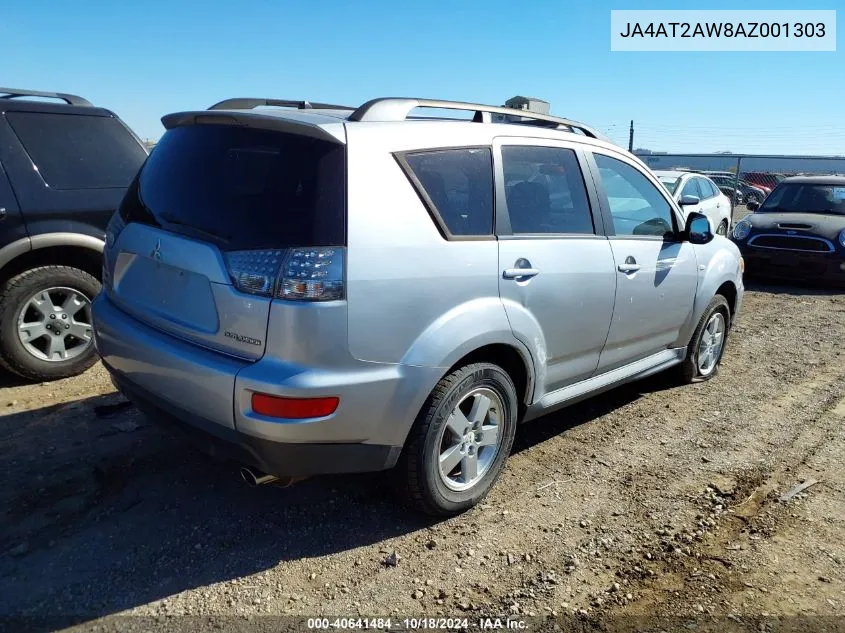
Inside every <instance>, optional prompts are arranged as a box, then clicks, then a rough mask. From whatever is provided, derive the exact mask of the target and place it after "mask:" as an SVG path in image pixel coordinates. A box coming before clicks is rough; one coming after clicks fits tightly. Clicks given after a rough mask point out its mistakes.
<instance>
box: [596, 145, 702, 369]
mask: <svg viewBox="0 0 845 633" xmlns="http://www.w3.org/2000/svg"><path fill="white" fill-rule="evenodd" d="M590 163H591V167H592V168H593V170H594V173H595V175H596V181H597V182H596V185H597V187H598V188H599V198H600V200H601V204H602V210H603V215H604V223H605V226H606V227H607V232H608V235H609V242H610V247H611V249H612V252H613V258H614V260H615V264H616V273H615V275H616V302H615V306H614V311H613V324H612V325H611V326H610V332H609V334H608V337H607V343H606V345H605V347H604V350H603V351H602V354H601V359H600V361H599V366H598V369H599V371H609V370H611V369H615V368H617V367H620V366H622V365H626V364H628V363H631V362H634V361H637V360H640V359H642V358H645V357H647V356H650V355H652V354H656V353H658V352H661V351H663V350H666V349H668V348H670V347H673V346H675V345H677V341H678V337H679V335H680V329H681V327H682V326H683V325H684V324H685V323H686V321H687V320H688V318H689V316H690V313H691V311H692V307H693V300H694V299H695V291H696V287H697V284H698V264H697V261H696V257H695V249H694V248H693V246H692V244H690V243H688V242H683V241H681V239H680V234H681V219H680V217H679V216H678V214H677V213H676V212H675V207H674V205H673V204H672V203H670V199H669V197H668V195H667V194H666V192H665V189H664V188H663V187H662V186H660V185H659V184H658V182H657V181H656V180H654V179H653V177H649V176H648V175H646V172H645V170H643V169H641V168H640V167H639V166H637V164H636V163H635V162H634V161H632V160H630V159H629V158H628V157H626V156H624V155H622V154H619V153H616V152H612V151H611V150H598V149H596V150H594V151H593V152H592V154H591V155H590Z"/></svg>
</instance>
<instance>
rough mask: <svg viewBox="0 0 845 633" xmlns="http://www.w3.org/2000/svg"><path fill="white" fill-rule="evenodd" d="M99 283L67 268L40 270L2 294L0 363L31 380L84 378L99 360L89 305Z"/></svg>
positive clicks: (27, 273) (9, 285)
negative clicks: (93, 337) (95, 348)
mask: <svg viewBox="0 0 845 633" xmlns="http://www.w3.org/2000/svg"><path fill="white" fill-rule="evenodd" d="M99 291H100V283H99V282H98V281H97V280H96V279H95V278H94V277H92V276H91V275H89V274H88V273H86V272H84V271H82V270H79V269H78V268H71V267H69V266H41V267H39V268H33V269H32V270H27V271H25V272H22V273H20V274H19V275H17V276H15V277H12V278H11V279H9V280H8V281H7V282H6V283H5V284H4V285H3V286H2V289H0V363H2V365H3V366H5V367H6V368H7V369H9V370H10V371H12V372H14V373H15V374H17V375H19V376H21V377H23V378H28V379H30V380H53V379H56V378H66V377H68V376H74V375H76V374H79V373H82V372H83V371H85V370H86V369H88V368H89V367H91V365H93V364H94V363H95V362H96V360H97V355H96V351H95V350H94V344H93V340H92V336H91V332H92V323H91V300H92V299H93V298H94V296H95V295H96V294H97V293H98V292H99Z"/></svg>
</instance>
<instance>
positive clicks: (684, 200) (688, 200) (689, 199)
mask: <svg viewBox="0 0 845 633" xmlns="http://www.w3.org/2000/svg"><path fill="white" fill-rule="evenodd" d="M699 202H701V198H699V197H698V196H681V201H680V202H679V204H680V205H681V206H682V207H694V206H695V205H697V204H698V203H699Z"/></svg>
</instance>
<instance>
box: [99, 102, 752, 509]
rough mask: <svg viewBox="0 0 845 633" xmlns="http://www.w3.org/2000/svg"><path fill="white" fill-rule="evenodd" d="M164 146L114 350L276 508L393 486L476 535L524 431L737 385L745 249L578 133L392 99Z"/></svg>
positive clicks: (145, 186) (248, 120)
mask: <svg viewBox="0 0 845 633" xmlns="http://www.w3.org/2000/svg"><path fill="white" fill-rule="evenodd" d="M258 106H275V108H266V107H265V108H258ZM426 108H433V109H434V110H433V111H432V110H429V111H428V112H429V114H427V115H426V116H420V115H418V114H416V113H419V112H421V111H425V110H424V109H426ZM447 109H448V110H454V111H457V113H458V114H465V115H466V118H463V119H462V118H442V113H443V112H444V111H445V110H447ZM415 115H416V116H415ZM432 115H433V116H432ZM438 115H440V118H439V117H438ZM162 121H163V123H164V125H165V127H166V128H167V132H166V133H165V134H164V136H163V137H162V139H161V141H160V142H159V144H158V145H157V147H156V148H155V150H154V151H153V152H152V154H151V156H150V157H149V159H148V160H147V162H146V164H145V165H144V167H143V168H142V170H141V171H140V173H139V175H138V177H137V178H136V180H135V182H134V183H133V184H132V185H131V187H130V189H129V190H128V192H127V195H126V197H125V199H124V200H123V202H122V204H121V206H120V209H119V211H118V213H116V214H115V216H114V218H113V220H112V222H111V224H110V226H109V228H108V231H107V235H106V249H105V252H104V270H103V291H102V293H101V294H100V295H99V296H98V297H97V299H96V301H95V302H94V305H93V314H94V333H95V342H96V345H97V348H98V350H99V353H100V355H101V356H102V359H103V363H104V364H105V366H106V367H107V368H108V370H109V371H110V372H111V375H112V376H113V379H114V381H115V383H116V385H117V387H118V388H119V389H120V390H121V391H122V392H123V393H124V394H125V395H126V396H127V397H128V398H129V399H131V400H132V401H133V402H135V403H136V404H137V405H138V407H139V408H141V409H142V410H144V411H146V412H148V413H149V414H150V415H151V416H152V417H153V418H154V419H156V420H159V421H165V422H171V423H172V424H173V425H174V426H176V427H178V428H182V429H183V430H185V431H187V433H188V435H189V436H191V437H192V438H193V439H194V440H195V442H196V443H198V444H199V445H200V446H201V447H202V448H204V449H205V450H206V451H208V452H210V453H212V454H215V455H220V456H223V457H226V458H232V459H235V460H237V461H239V462H241V463H242V464H244V465H245V468H244V469H243V470H242V473H243V474H244V476H245V478H247V479H249V480H251V481H252V482H253V483H256V482H257V483H263V482H272V481H277V480H279V479H287V478H291V477H299V476H307V475H315V474H320V473H346V472H357V471H376V470H385V469H391V468H393V469H394V473H392V477H391V479H392V480H394V481H395V482H396V483H397V485H398V486H399V488H401V489H402V490H403V491H404V493H405V495H406V496H407V498H408V499H409V500H410V501H411V502H412V503H413V504H415V505H416V506H418V507H419V508H421V509H423V510H424V511H427V512H430V513H436V514H452V513H457V512H460V511H462V510H465V509H467V508H469V507H471V506H472V505H473V504H475V503H477V502H478V501H479V500H480V499H481V498H482V497H483V496H484V495H485V494H486V493H487V492H488V490H489V489H490V488H491V486H492V485H493V483H494V482H495V480H496V478H497V477H498V475H499V473H500V472H501V470H502V468H503V465H504V462H505V459H506V458H507V456H508V453H509V451H510V449H511V444H512V442H513V438H514V433H515V430H516V424H517V423H518V422H521V421H524V420H530V419H532V418H536V417H538V416H541V415H543V414H545V413H548V412H550V411H553V410H555V409H558V408H560V407H563V406H565V405H568V404H570V403H572V402H574V401H576V400H579V399H582V398H584V397H587V396H590V395H592V394H595V393H598V392H600V391H602V390H605V389H608V388H610V387H613V386H616V385H619V384H621V383H623V382H626V381H630V380H633V379H635V378H640V377H643V376H646V375H649V374H653V373H655V372H658V371H661V370H664V369H667V368H669V367H673V366H677V369H679V372H678V373H679V375H680V377H681V378H682V380H684V381H687V382H691V381H694V380H702V379H707V378H710V377H712V376H713V375H714V373H715V372H716V369H717V366H718V364H719V361H720V359H721V356H722V353H723V351H724V346H725V340H726V336H727V334H728V331H729V330H730V326H731V323H732V321H733V320H734V318H735V317H736V314H737V312H738V310H739V307H740V303H741V299H742V293H743V285H742V266H743V264H742V259H741V257H740V255H739V252H738V250H737V248H736V246H734V245H733V244H732V243H731V242H730V241H728V240H727V239H725V238H723V237H721V236H714V234H713V227H712V225H711V223H710V222H709V220H708V219H707V218H706V217H705V216H703V215H700V214H696V213H692V214H690V215H689V217H688V218H687V220H686V223H685V224H684V221H683V219H682V218H683V217H684V216H683V215H682V213H681V211H680V209H679V208H678V206H677V204H676V203H675V201H674V200H673V199H672V197H671V196H670V195H669V194H668V192H667V191H666V190H665V189H664V188H663V187H662V186H661V185H660V183H659V182H658V181H657V180H656V179H655V177H654V176H653V175H652V174H651V172H650V171H649V169H648V168H647V167H646V166H645V165H644V164H643V163H642V162H640V161H639V160H638V159H637V158H635V157H634V156H632V155H631V154H629V153H627V152H625V151H623V150H621V149H620V148H618V147H616V146H615V145H613V144H611V143H610V142H607V141H606V140H603V139H602V138H601V135H600V134H598V133H597V132H595V131H593V130H591V129H590V128H588V127H586V126H584V125H582V124H580V123H576V122H573V121H569V120H566V119H560V118H557V117H552V116H549V115H542V114H535V113H532V112H526V111H519V110H512V109H507V108H497V107H490V106H483V105H478V104H467V103H455V102H444V101H427V100H418V99H392V98H391V99H376V100H373V101H370V102H368V103H366V104H364V105H362V106H361V107H359V108H357V109H352V108H344V107H342V106H331V105H327V104H316V103H308V102H293V101H277V100H267V99H235V100H228V101H224V102H221V103H220V104H217V105H215V106H212V108H211V109H209V110H205V111H196V112H181V113H177V114H170V115H167V116H165V117H164V118H163V119H162Z"/></svg>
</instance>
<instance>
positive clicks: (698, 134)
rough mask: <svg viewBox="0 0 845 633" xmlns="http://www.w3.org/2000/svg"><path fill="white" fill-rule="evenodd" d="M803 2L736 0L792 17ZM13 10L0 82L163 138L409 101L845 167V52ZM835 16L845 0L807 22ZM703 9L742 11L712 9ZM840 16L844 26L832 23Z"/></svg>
mask: <svg viewBox="0 0 845 633" xmlns="http://www.w3.org/2000/svg"><path fill="white" fill-rule="evenodd" d="M803 4H804V2H803V0H792V2H784V1H782V0H745V2H744V3H743V5H742V8H744V9H752V8H758V9H801V8H807V7H802V5H803ZM50 5H51V7H50V9H49V10H47V9H45V5H44V4H42V3H37V2H17V3H7V5H6V6H5V7H4V9H3V12H2V15H0V41H3V49H4V55H3V57H4V59H3V72H2V83H3V84H5V85H7V86H12V87H16V88H35V89H42V90H57V91H65V92H73V93H77V94H81V95H83V96H85V97H86V98H88V99H90V100H91V101H93V102H94V103H95V104H97V105H102V106H105V107H108V108H110V109H112V110H114V111H115V112H117V113H118V114H119V115H120V116H121V117H122V118H123V119H124V120H125V121H126V122H127V123H128V124H129V125H130V126H131V127H132V128H133V129H135V131H136V132H137V133H138V134H139V135H140V136H142V137H144V138H157V137H158V136H159V135H160V134H161V132H162V128H161V125H160V122H159V119H160V117H161V116H162V115H163V114H166V113H167V112H172V111H176V110H185V109H200V108H205V107H207V106H209V105H211V104H212V103H214V102H216V101H218V100H220V99H223V98H226V97H232V96H260V97H270V96H272V97H282V98H296V99H300V98H307V99H311V100H315V101H329V102H336V103H347V104H352V105H357V104H360V103H362V102H364V101H366V100H368V99H370V98H372V97H375V96H419V97H430V98H443V99H457V100H467V101H478V102H482V103H491V104H500V103H503V102H504V100H505V99H507V98H508V97H510V96H513V95H515V94H523V95H531V96H537V97H541V98H544V99H546V100H548V101H550V102H551V104H552V112H553V113H554V114H558V115H561V116H567V117H570V118H573V119H578V120H581V121H583V122H585V123H589V124H592V125H594V126H596V127H599V128H601V129H603V130H605V131H606V132H608V133H609V134H610V135H611V136H612V137H613V138H614V139H615V140H617V141H618V142H620V143H622V144H625V145H627V135H628V122H629V121H630V120H631V119H633V120H634V121H635V130H636V133H635V146H637V147H647V148H650V149H653V150H664V151H685V152H692V151H699V152H711V151H721V150H730V151H734V152H743V151H744V152H762V153H790V154H845V107H843V106H845V81H843V72H845V46H843V43H842V37H841V36H839V38H838V39H839V41H838V42H837V48H838V50H837V52H835V53H832V52H828V53H631V52H624V53H623V52H611V51H610V10H611V8H613V9H660V8H665V9H670V8H671V9H685V8H686V9H693V8H696V9H701V8H705V5H704V4H702V3H692V2H684V1H683V0H672V1H669V2H640V3H634V2H626V1H624V0H616V1H615V2H607V1H604V0H591V1H590V2H580V1H572V0H556V1H551V2H549V1H539V0H538V1H536V2H530V1H529V2H523V3H517V2H514V1H513V0H511V1H509V2H505V1H502V0H486V1H484V2H476V1H475V0H451V1H448V2H442V1H440V0H429V1H428V2H425V3H419V2H415V3H404V2H399V1H394V2H386V1H381V0H373V1H365V2H349V1H335V0H323V1H321V2H317V3H309V2H301V1H299V2H291V1H287V0H278V1H271V0H264V1H250V0H243V1H242V2H237V3H235V2H231V0H228V1H226V2H222V1H218V0H205V1H204V2H177V1H173V0H171V1H170V2H164V1H162V0H146V1H136V2H125V3H124V2H114V0H110V1H108V2H104V1H100V0H90V1H88V2H73V3H71V2H61V3H50ZM837 5H840V6H839V8H842V5H841V0H838V1H829V0H827V1H820V2H815V3H814V4H813V5H812V8H813V9H835V8H837ZM706 8H713V9H730V8H738V7H737V5H736V4H735V3H727V2H714V3H712V4H706ZM842 16H845V11H840V12H839V16H837V17H840V18H842Z"/></svg>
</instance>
